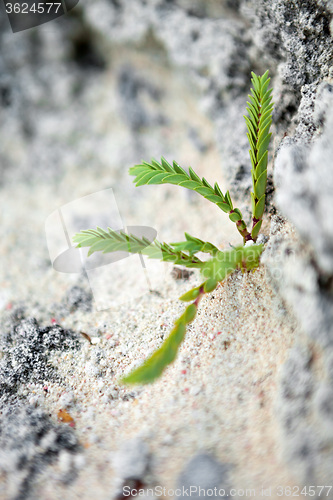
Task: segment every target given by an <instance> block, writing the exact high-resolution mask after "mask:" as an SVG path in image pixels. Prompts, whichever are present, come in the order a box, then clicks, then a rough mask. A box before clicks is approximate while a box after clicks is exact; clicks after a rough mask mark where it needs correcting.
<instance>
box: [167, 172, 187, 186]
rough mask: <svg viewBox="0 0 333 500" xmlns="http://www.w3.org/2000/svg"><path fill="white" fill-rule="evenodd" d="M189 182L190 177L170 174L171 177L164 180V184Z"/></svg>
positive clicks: (168, 176)
mask: <svg viewBox="0 0 333 500" xmlns="http://www.w3.org/2000/svg"><path fill="white" fill-rule="evenodd" d="M187 180H188V177H186V175H181V174H170V175H166V176H165V178H164V179H163V183H168V184H179V183H180V182H185V181H187Z"/></svg>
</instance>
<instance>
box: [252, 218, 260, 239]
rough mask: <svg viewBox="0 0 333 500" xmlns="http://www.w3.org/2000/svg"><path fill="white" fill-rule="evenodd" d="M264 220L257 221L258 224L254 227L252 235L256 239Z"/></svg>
mask: <svg viewBox="0 0 333 500" xmlns="http://www.w3.org/2000/svg"><path fill="white" fill-rule="evenodd" d="M261 224H262V220H260V221H259V222H257V224H256V225H255V226H254V228H253V229H252V231H251V236H252V238H253V239H254V240H256V239H257V236H258V234H259V231H260V228H261Z"/></svg>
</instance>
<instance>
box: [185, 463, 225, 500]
mask: <svg viewBox="0 0 333 500" xmlns="http://www.w3.org/2000/svg"><path fill="white" fill-rule="evenodd" d="M229 469H230V466H229V465H225V464H221V463H220V462H218V461H217V460H216V459H215V458H214V457H212V456H211V455H209V454H208V453H199V454H198V455H196V456H194V457H193V458H191V460H190V461H189V463H188V464H187V465H186V467H185V469H184V470H183V471H182V472H181V474H180V476H179V479H178V485H177V486H178V488H180V491H181V492H182V494H181V495H179V498H186V497H187V496H188V495H189V492H190V496H191V498H194V499H195V500H197V499H199V498H201V497H202V496H203V495H207V496H209V497H210V498H227V497H228V496H229V495H228V488H227V485H228V480H227V476H228V471H229ZM200 488H201V489H200ZM214 490H215V491H214ZM224 491H225V495H224V494H223V492H224ZM212 493H213V494H212Z"/></svg>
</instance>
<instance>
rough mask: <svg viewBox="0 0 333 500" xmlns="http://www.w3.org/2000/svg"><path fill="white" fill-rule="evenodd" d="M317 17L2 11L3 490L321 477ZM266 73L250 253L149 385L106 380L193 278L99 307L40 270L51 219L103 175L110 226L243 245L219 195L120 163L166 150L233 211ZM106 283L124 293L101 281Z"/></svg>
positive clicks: (155, 5)
mask: <svg viewBox="0 0 333 500" xmlns="http://www.w3.org/2000/svg"><path fill="white" fill-rule="evenodd" d="M332 19H333V2H332V0H306V1H299V0H295V1H293V2H290V1H288V0H274V1H271V2H267V1H266V0H258V1H254V0H253V1H252V0H239V1H228V0H224V1H216V0H208V1H203V0H192V1H189V0H174V1H167V0H138V1H133V2H125V1H118V0H117V1H106V0H95V1H94V2H90V3H84V2H80V3H79V4H78V5H77V7H76V8H75V9H73V11H71V14H70V15H68V16H65V17H63V18H59V19H58V20H56V21H53V22H52V23H50V24H45V25H44V26H41V27H39V28H37V29H33V30H26V31H23V32H20V33H16V34H15V35H13V34H12V33H11V32H10V31H9V29H8V23H7V21H6V18H5V16H1V18H0V46H1V51H0V106H1V116H2V120H1V124H0V129H1V143H0V191H1V193H0V194H1V196H0V199H1V205H2V206H1V214H2V236H3V238H2V250H1V251H2V261H3V262H4V265H3V269H2V271H1V290H0V322H1V324H0V327H1V346H0V348H1V354H0V356H1V358H0V387H1V396H0V397H1V399H0V402H1V411H2V414H1V416H0V449H1V451H0V496H2V497H3V498H6V499H12V500H14V499H15V500H18V499H23V498H27V499H30V498H38V499H41V500H43V499H46V498H47V499H51V500H53V499H57V498H66V500H67V499H68V500H71V499H72V498H73V499H74V498H78V497H80V498H82V499H88V498H89V499H90V498H91V497H95V498H121V497H122V495H123V493H122V491H121V488H123V487H124V485H128V486H131V487H133V488H137V489H140V488H141V489H143V490H144V489H145V488H154V487H155V486H157V485H160V486H163V487H164V486H166V487H167V488H168V489H169V490H170V491H171V489H172V488H173V489H174V488H175V487H176V485H177V482H178V484H179V485H185V484H189V483H190V482H191V481H194V483H193V484H194V485H195V484H198V485H199V486H200V484H204V485H205V487H206V488H208V487H213V485H214V487H215V485H219V484H218V483H219V480H220V479H221V483H222V485H223V487H224V485H226V484H227V485H228V487H235V488H236V489H237V491H238V497H241V496H242V493H241V492H242V491H245V490H246V489H247V488H254V489H255V490H256V494H257V496H262V495H261V493H260V491H261V488H267V489H269V488H272V494H271V496H272V497H273V498H275V497H277V489H276V488H277V487H278V486H282V485H283V486H290V485H292V486H295V487H300V488H301V487H304V486H309V485H318V484H323V485H324V484H325V485H329V484H330V481H331V471H332V466H333V447H332V442H333V439H332V438H333V424H332V422H333V408H332V400H333V397H332V394H333V326H332V325H333V224H332V220H333V208H332V207H333V204H332V195H333V160H332V158H333V134H332V130H333V92H332V89H333V40H332V35H333V20H332ZM267 68H268V69H269V70H270V73H271V76H272V83H273V87H274V101H275V109H274V116H273V119H274V123H273V137H274V140H273V141H272V142H273V143H272V146H271V151H270V157H271V158H273V160H271V161H270V163H269V186H268V189H269V191H268V196H267V201H268V203H267V216H266V218H265V221H264V225H263V228H264V233H265V236H266V238H267V237H269V240H268V242H267V243H266V239H263V242H264V243H265V244H266V247H265V252H264V254H263V259H262V261H263V264H264V267H263V268H261V269H260V270H258V271H257V272H256V273H254V274H253V275H252V274H251V275H244V276H243V275H241V273H235V274H234V275H233V276H232V277H230V278H229V279H228V281H227V282H226V283H225V284H223V285H221V286H220V287H219V288H218V289H217V290H216V291H215V292H214V293H213V294H212V296H211V298H210V299H207V300H206V302H203V304H202V308H201V312H200V314H199V316H198V318H197V320H196V322H195V323H193V325H192V326H191V328H190V329H189V333H188V337H187V339H186V341H185V343H184V346H183V348H182V350H181V352H180V355H179V357H178V358H177V361H176V362H175V364H174V365H173V366H172V367H170V369H169V370H168V372H167V373H166V375H165V376H164V377H163V378H162V379H161V380H160V381H158V382H157V383H156V384H154V385H153V386H150V387H148V388H147V387H145V388H138V389H135V390H131V389H130V388H127V387H123V386H119V385H118V383H117V381H118V379H119V377H120V376H121V375H123V374H124V373H125V372H126V371H128V370H129V369H130V368H132V367H133V366H136V365H137V364H139V363H140V362H141V361H142V360H143V359H144V358H146V357H147V355H148V353H149V352H151V351H152V350H153V349H155V348H157V347H158V346H159V345H160V342H161V340H162V339H163V338H164V337H165V336H166V335H167V333H168V332H169V331H170V328H171V326H172V324H173V321H174V319H175V318H176V317H177V315H179V314H180V311H181V310H182V306H181V304H179V303H178V302H177V297H179V296H180V295H181V294H182V293H184V292H185V291H187V290H188V289H189V288H191V286H196V285H197V284H198V283H199V281H198V280H199V276H198V275H197V274H196V273H194V274H191V275H189V276H187V278H186V280H185V279H183V278H181V279H177V280H175V279H173V278H172V277H171V276H169V275H166V278H165V282H164V285H163V287H161V288H159V289H158V290H155V293H150V294H146V295H142V297H137V298H135V300H133V301H132V302H129V303H128V304H122V305H120V306H115V307H112V305H111V306H110V308H109V309H108V310H106V311H101V310H98V308H97V307H96V304H95V303H94V300H93V299H95V300H96V294H95V296H94V291H93V289H92V287H91V283H92V281H91V277H89V273H88V274H87V273H86V272H82V273H81V274H76V275H75V274H61V273H57V272H56V271H54V270H53V269H52V267H51V264H50V259H49V254H48V249H47V241H46V239H45V232H44V223H45V220H46V218H47V217H48V216H49V215H50V214H51V213H52V212H54V211H55V210H57V209H59V207H63V206H65V205H67V204H68V203H70V202H72V201H74V200H79V199H83V197H84V196H86V195H87V194H89V193H95V192H98V191H101V190H103V189H107V188H110V187H111V188H113V191H114V195H115V200H116V202H117V208H118V210H119V214H120V217H121V220H122V223H123V225H124V226H125V225H126V224H132V225H138V224H140V225H147V226H150V227H153V228H156V230H157V232H158V237H159V239H163V240H165V241H180V240H181V239H182V237H183V233H184V231H188V232H189V233H190V234H194V235H197V236H198V237H200V238H203V239H207V240H209V241H213V242H214V243H216V244H217V245H222V246H227V245H228V244H229V243H231V244H237V243H239V240H238V239H237V237H238V236H237V234H236V233H235V232H234V229H233V227H232V224H231V223H229V222H228V221H224V218H223V216H221V217H219V214H217V213H216V210H215V207H210V206H209V205H208V204H207V203H205V201H202V200H200V199H197V197H195V196H192V193H189V192H183V191H182V190H178V191H177V189H176V188H173V187H172V186H171V187H169V186H165V187H161V188H156V189H155V190H154V188H149V187H148V188H147V189H146V188H141V189H135V188H134V187H133V186H132V184H131V180H130V179H129V177H128V173H127V169H128V167H129V166H131V165H133V164H135V163H137V162H138V161H139V160H141V159H146V160H149V159H150V158H151V157H154V156H156V157H160V156H161V155H164V156H166V157H167V158H170V159H172V158H175V159H176V160H177V161H178V162H179V163H180V164H182V165H184V166H185V167H186V166H188V165H189V164H191V165H192V166H193V167H194V168H195V170H196V171H198V173H199V174H200V175H202V176H205V177H207V179H208V180H209V181H214V180H215V179H216V180H218V181H219V183H220V182H221V185H222V186H223V188H225V190H226V189H227V188H230V189H231V193H232V194H233V196H234V197H238V206H239V207H240V208H241V210H242V211H243V213H244V216H245V218H246V219H248V218H249V216H250V211H249V204H248V197H249V190H250V187H251V177H250V162H249V161H248V145H247V138H246V135H245V132H246V127H245V122H244V120H242V119H241V117H242V114H243V113H244V108H245V102H246V99H247V93H248V88H249V81H250V72H251V70H254V71H256V72H257V73H261V72H263V71H265V70H266V69H267ZM76 215H77V221H78V223H79V224H80V226H81V227H82V229H83V228H87V227H89V226H90V225H91V224H93V221H94V218H93V216H92V214H91V211H89V210H87V212H85V213H83V212H80V213H78V214H76ZM106 221H107V218H106ZM106 224H107V222H106ZM105 272H106V271H105ZM151 272H153V271H151ZM158 272H161V270H159V271H158ZM109 284H110V285H111V288H112V289H113V292H114V291H116V293H117V291H118V290H120V289H121V288H122V287H123V286H124V285H123V283H122V281H121V279H120V277H119V275H117V274H116V273H115V274H114V275H112V276H111V277H110V280H109ZM90 288H91V289H90ZM107 293H108V291H107V290H106V291H105V292H104V295H107ZM101 295H103V293H102V294H101ZM29 318H30V319H29ZM31 318H36V319H31ZM59 325H60V326H59ZM126 443H127V444H126ZM212 457H216V458H212ZM206 468H207V472H205V470H206ZM227 480H228V481H227ZM119 488H120V489H119ZM325 493H326V492H325ZM155 494H156V490H155ZM332 495H333V492H332V491H331V492H329V494H328V495H327V496H326V495H325V498H333V496H332ZM166 497H172V494H167V495H166ZM287 497H288V492H287V491H286V492H285V494H284V496H283V495H281V496H280V495H279V498H287Z"/></svg>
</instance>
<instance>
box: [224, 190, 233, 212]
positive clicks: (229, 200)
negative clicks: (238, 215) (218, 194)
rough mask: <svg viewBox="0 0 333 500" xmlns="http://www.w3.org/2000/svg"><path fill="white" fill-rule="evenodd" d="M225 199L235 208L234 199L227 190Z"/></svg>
mask: <svg viewBox="0 0 333 500" xmlns="http://www.w3.org/2000/svg"><path fill="white" fill-rule="evenodd" d="M225 199H226V200H227V202H228V204H229V206H230V207H231V209H233V206H232V201H231V196H230V193H229V191H227V192H226V193H225Z"/></svg>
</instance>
